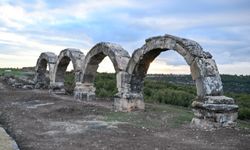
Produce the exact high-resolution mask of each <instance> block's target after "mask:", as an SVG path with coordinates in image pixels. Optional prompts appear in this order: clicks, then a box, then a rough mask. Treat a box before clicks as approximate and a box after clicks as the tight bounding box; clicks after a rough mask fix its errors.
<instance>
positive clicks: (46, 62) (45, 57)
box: [34, 52, 57, 88]
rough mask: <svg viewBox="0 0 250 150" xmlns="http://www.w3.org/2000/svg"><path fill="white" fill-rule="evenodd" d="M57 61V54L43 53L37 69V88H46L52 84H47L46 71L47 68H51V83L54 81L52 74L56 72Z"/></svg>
mask: <svg viewBox="0 0 250 150" xmlns="http://www.w3.org/2000/svg"><path fill="white" fill-rule="evenodd" d="M56 61H57V56H56V54H54V53H52V52H44V53H41V54H40V56H39V58H38V60H37V63H36V67H35V77H34V82H35V87H36V88H42V87H43V88H46V87H48V86H49V84H50V83H47V82H46V81H47V80H46V79H47V78H46V69H47V66H48V67H49V78H48V79H49V82H51V81H52V74H53V71H54V66H55V64H56Z"/></svg>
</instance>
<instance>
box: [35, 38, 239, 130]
mask: <svg viewBox="0 0 250 150" xmlns="http://www.w3.org/2000/svg"><path fill="white" fill-rule="evenodd" d="M168 50H174V51H176V52H177V53H179V54H180V55H181V56H182V57H183V58H184V59H185V61H186V62H187V64H188V65H189V66H190V70H191V75H192V78H193V80H195V82H196V89H197V97H196V98H195V100H194V101H193V103H192V108H193V112H194V118H193V119H192V122H191V125H193V126H196V127H200V128H214V127H228V126H234V125H235V123H236V119H237V116H238V106H237V105H236V104H235V101H234V99H232V98H229V97H226V96H224V95H223V86H222V82H221V78H220V74H219V71H218V68H217V66H216V63H215V60H214V59H212V55H211V54H210V53H208V52H205V51H203V49H202V47H201V46H200V45H199V44H198V43H197V42H195V41H193V40H189V39H184V38H180V37H176V36H172V35H164V36H157V37H152V38H149V39H146V41H145V44H144V45H143V46H142V47H141V48H138V49H136V50H135V51H134V52H133V54H132V56H131V57H130V56H129V53H128V52H127V51H126V50H124V49H123V48H122V47H121V46H119V45H117V44H112V43H105V42H101V43H98V44H96V45H95V46H94V47H93V48H92V49H91V50H90V51H89V52H88V53H87V54H86V55H84V54H83V53H82V52H81V51H80V50H78V49H65V50H62V51H61V52H60V54H59V55H58V56H57V55H55V54H54V53H50V52H45V53H42V54H41V55H40V57H39V58H38V60H37V64H36V74H35V78H34V80H35V83H36V87H37V88H40V87H44V86H45V87H46V86H47V87H49V88H50V89H51V90H52V91H55V92H60V93H64V92H65V90H64V74H65V72H66V69H67V66H68V64H69V62H70V61H71V62H72V64H73V68H74V73H75V85H76V86H75V89H74V98H75V99H77V100H83V101H90V100H93V99H95V87H94V80H95V75H96V72H97V69H98V66H99V63H101V61H102V60H103V59H104V58H105V57H106V56H108V57H109V59H110V60H111V62H112V63H113V67H114V69H115V73H116V83H117V84H116V85H117V89H118V93H117V94H115V95H114V109H115V110H117V111H126V112H127V111H133V110H136V109H141V110H144V109H145V104H144V100H143V93H142V90H143V81H144V78H145V76H146V74H147V70H148V68H149V65H150V63H151V62H152V61H153V60H154V59H155V58H156V57H157V56H158V55H159V54H160V53H161V52H164V51H168ZM47 65H48V66H49V81H46V80H45V77H46V67H47Z"/></svg>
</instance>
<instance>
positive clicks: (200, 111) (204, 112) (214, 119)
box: [191, 96, 238, 129]
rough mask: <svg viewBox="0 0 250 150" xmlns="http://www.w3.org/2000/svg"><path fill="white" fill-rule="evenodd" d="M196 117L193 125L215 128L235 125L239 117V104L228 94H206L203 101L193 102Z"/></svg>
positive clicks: (192, 122)
mask: <svg viewBox="0 0 250 150" xmlns="http://www.w3.org/2000/svg"><path fill="white" fill-rule="evenodd" d="M192 107H193V112H194V116H195V117H194V118H193V119H192V121H191V126H192V127H198V128H202V129H213V128H220V127H234V126H235V125H236V120H237V117H238V105H235V102H234V100H233V99H232V98H229V97H226V96H206V97H204V99H203V100H202V101H194V102H193V103H192Z"/></svg>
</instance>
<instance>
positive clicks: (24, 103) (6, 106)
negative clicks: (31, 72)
mask: <svg viewBox="0 0 250 150" xmlns="http://www.w3.org/2000/svg"><path fill="white" fill-rule="evenodd" d="M182 109H184V108H179V107H178V108H176V107H173V108H172V106H171V107H170V106H168V107H167V106H166V107H165V106H164V107H163V106H158V105H147V111H145V112H132V113H121V112H114V111H113V110H112V102H111V101H107V100H97V101H94V102H79V101H75V100H73V99H72V97H69V96H57V95H53V94H49V93H48V91H46V90H44V91H42V90H21V89H13V88H11V87H9V86H8V85H6V84H5V83H3V82H2V81H0V124H1V125H2V126H3V127H4V128H5V129H6V130H7V132H8V133H9V134H10V135H11V136H12V137H13V138H14V139H15V140H16V142H17V144H18V146H19V148H20V149H21V150H79V149H84V150H88V149H89V150H90V149H91V150H93V149H102V150H113V149H119V150H130V149H131V150H133V149H135V150H165V149H171V150H179V149H181V150H185V149H187V150H191V149H199V150H200V149H214V150H217V149H224V150H236V149H242V150H243V149H250V130H249V129H241V128H235V129H220V130H214V131H201V130H198V129H192V128H190V127H189V121H190V120H189V119H191V118H192V112H191V111H190V110H184V111H183V110H182ZM183 112H184V114H183ZM185 118H189V119H188V120H186V119H185ZM175 119H176V120H175Z"/></svg>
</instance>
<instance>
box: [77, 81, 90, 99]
mask: <svg viewBox="0 0 250 150" xmlns="http://www.w3.org/2000/svg"><path fill="white" fill-rule="evenodd" d="M74 99H76V100H84V101H91V100H94V99H95V87H94V86H93V84H86V83H84V84H81V83H77V84H76V87H75V89H74Z"/></svg>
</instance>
